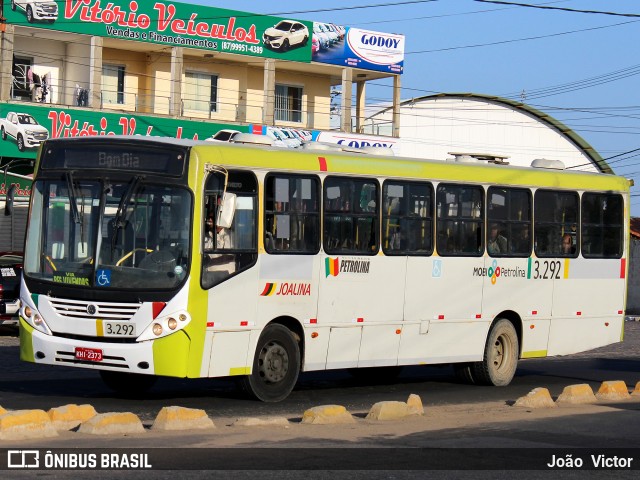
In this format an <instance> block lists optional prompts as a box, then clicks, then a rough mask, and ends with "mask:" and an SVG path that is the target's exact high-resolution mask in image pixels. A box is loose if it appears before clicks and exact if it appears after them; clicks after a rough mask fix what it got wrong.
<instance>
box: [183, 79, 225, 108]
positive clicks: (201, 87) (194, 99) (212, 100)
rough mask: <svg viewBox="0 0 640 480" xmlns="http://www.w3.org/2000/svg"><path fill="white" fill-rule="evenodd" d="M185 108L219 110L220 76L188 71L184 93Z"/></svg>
mask: <svg viewBox="0 0 640 480" xmlns="http://www.w3.org/2000/svg"><path fill="white" fill-rule="evenodd" d="M182 100H183V104H184V109H185V110H196V111H199V112H217V111H218V77H217V76H216V75H210V74H206V73H196V72H186V73H185V82H184V88H183V94H182Z"/></svg>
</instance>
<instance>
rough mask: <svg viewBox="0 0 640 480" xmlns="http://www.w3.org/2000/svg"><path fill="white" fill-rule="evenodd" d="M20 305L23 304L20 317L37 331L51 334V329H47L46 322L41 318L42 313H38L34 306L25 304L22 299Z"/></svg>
mask: <svg viewBox="0 0 640 480" xmlns="http://www.w3.org/2000/svg"><path fill="white" fill-rule="evenodd" d="M22 305H23V306H22V309H21V311H20V316H21V317H22V319H23V320H24V321H25V322H27V323H28V324H29V325H31V326H32V327H33V328H35V329H36V330H38V331H39V332H42V333H46V334H47V335H51V330H50V329H49V326H48V325H47V322H45V321H44V318H42V315H40V313H38V312H37V311H36V309H35V308H32V307H30V306H29V305H25V302H24V301H23V302H22Z"/></svg>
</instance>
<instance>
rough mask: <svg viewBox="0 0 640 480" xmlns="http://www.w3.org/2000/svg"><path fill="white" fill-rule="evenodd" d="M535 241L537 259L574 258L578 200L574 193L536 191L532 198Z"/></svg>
mask: <svg viewBox="0 0 640 480" xmlns="http://www.w3.org/2000/svg"><path fill="white" fill-rule="evenodd" d="M534 208H535V214H534V240H535V251H536V255H537V256H539V257H569V258H571V257H577V256H578V251H579V240H580V238H579V232H578V218H579V199H578V194H577V193H576V192H552V191H548V190H538V191H537V192H536V196H535V205H534Z"/></svg>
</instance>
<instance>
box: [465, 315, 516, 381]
mask: <svg viewBox="0 0 640 480" xmlns="http://www.w3.org/2000/svg"><path fill="white" fill-rule="evenodd" d="M519 351H520V350H519V346H518V334H517V333H516V329H515V328H514V327H513V324H512V323H511V322H510V321H509V320H507V319H505V318H501V319H499V320H498V321H497V322H496V323H495V324H494V325H493V328H491V331H490V332H489V336H488V337H487V343H486V345H485V349H484V357H483V359H482V362H478V363H474V364H473V369H472V370H473V371H472V372H471V374H472V375H471V376H472V378H473V380H475V383H478V384H480V385H494V386H496V387H504V386H506V385H509V383H510V382H511V379H513V376H514V375H515V373H516V368H517V367H518V353H519Z"/></svg>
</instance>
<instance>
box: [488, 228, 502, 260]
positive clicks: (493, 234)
mask: <svg viewBox="0 0 640 480" xmlns="http://www.w3.org/2000/svg"><path fill="white" fill-rule="evenodd" d="M487 251H488V252H489V253H490V254H492V255H495V254H502V255H505V254H506V253H507V239H506V238H505V237H504V236H503V235H502V231H501V229H500V227H499V226H498V224H497V223H493V224H491V228H490V229H489V239H488V241H487Z"/></svg>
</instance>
